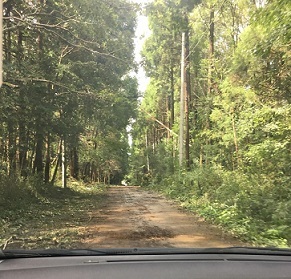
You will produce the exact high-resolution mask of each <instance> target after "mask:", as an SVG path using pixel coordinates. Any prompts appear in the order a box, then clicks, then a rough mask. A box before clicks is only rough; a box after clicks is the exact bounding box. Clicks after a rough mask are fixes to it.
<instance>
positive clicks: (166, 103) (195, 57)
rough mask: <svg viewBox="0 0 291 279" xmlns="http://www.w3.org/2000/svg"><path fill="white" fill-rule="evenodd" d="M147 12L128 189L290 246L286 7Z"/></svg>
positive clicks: (234, 4) (168, 7)
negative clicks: (154, 192)
mask: <svg viewBox="0 0 291 279" xmlns="http://www.w3.org/2000/svg"><path fill="white" fill-rule="evenodd" d="M145 12H146V14H147V16H148V18H149V25H150V29H151V36H150V37H149V38H148V39H147V41H146V43H145V45H144V48H143V63H144V67H145V69H146V72H147V75H148V76H149V77H150V84H149V86H148V88H147V90H146V93H145V95H144V98H143V100H142V102H141V105H140V111H139V114H138V117H137V121H136V122H135V123H134V127H133V128H134V129H133V138H134V141H133V147H132V158H131V175H130V179H131V181H132V182H133V183H136V184H142V185H150V186H152V187H154V188H156V189H158V190H161V191H163V192H165V193H167V194H168V195H170V196H172V197H174V198H178V199H180V200H181V201H182V202H183V203H184V205H185V206H187V207H189V208H192V209H193V210H195V211H198V212H200V214H202V215H203V216H205V217H206V218H210V219H212V220H215V221H216V222H218V223H219V224H222V225H223V226H225V227H227V228H228V229H229V230H230V231H233V232H234V233H236V234H237V235H240V236H241V237H242V238H244V239H246V240H248V241H251V242H252V241H253V242H255V243H264V244H266V245H282V246H285V245H290V244H291V220H290V216H291V215H290V214H291V165H290V162H291V153H290V151H291V141H290V140H291V126H290V123H291V105H290V96H291V94H290V85H291V84H290V61H291V60H290V58H291V57H290V54H291V53H290V42H291V40H290V39H291V26H290V16H291V2H290V1H288V0H269V1H259V0H255V1H248V0H226V1H216V0H203V1H198V0H197V1H182V0H180V1H175V0H170V1H166V0H157V1H153V2H152V3H151V4H150V5H148V6H147V7H146V11H145ZM182 33H184V34H185V46H184V47H185V53H186V55H185V57H184V59H183V62H184V64H185V77H184V79H185V84H184V86H185V88H186V90H185V92H186V93H185V99H184V100H181V99H180V87H181V85H180V83H181V66H180V65H181V62H180V61H181V48H182V43H181V37H182ZM181 103H184V106H182V107H184V108H183V111H181V110H180V104H181ZM182 112H183V113H182ZM181 115H182V117H184V118H185V121H184V125H183V128H182V129H183V133H184V139H183V144H182V146H183V151H182V152H183V161H182V165H181V164H179V139H178V135H179V131H180V129H181V128H180V129H179V122H180V116H181ZM266 239H267V240H266Z"/></svg>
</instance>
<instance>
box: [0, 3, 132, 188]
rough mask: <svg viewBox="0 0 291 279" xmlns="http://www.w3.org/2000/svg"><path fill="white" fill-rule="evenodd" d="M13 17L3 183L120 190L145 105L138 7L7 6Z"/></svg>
mask: <svg viewBox="0 0 291 279" xmlns="http://www.w3.org/2000/svg"><path fill="white" fill-rule="evenodd" d="M3 14H4V18H3V20H4V22H3V29H4V30H3V32H4V34H3V52H4V53H3V59H4V60H3V64H4V76H3V78H4V84H3V87H2V88H1V94H0V119H1V120H0V123H1V124H0V158H1V161H0V172H1V176H3V175H4V176H9V177H21V178H22V179H25V178H29V177H36V176H37V177H38V178H39V179H41V180H44V181H45V182H46V183H48V182H50V183H51V184H53V183H54V181H55V180H56V178H58V177H60V173H61V172H60V170H62V173H63V180H65V178H66V177H67V176H71V177H73V178H76V179H78V178H81V179H84V180H87V181H99V182H105V183H111V182H113V183H120V181H121V179H122V177H123V175H124V174H125V173H126V171H127V153H128V142H127V133H126V126H127V125H128V123H129V119H130V118H131V117H133V116H134V111H135V108H136V102H137V101H136V100H137V81H136V80H135V78H133V77H132V75H130V72H131V71H132V69H134V67H135V65H134V57H133V48H134V47H133V39H134V31H135V21H136V7H135V6H134V5H133V4H130V3H129V2H127V1H123V0H118V1H116V0H114V1H103V0H94V1H93V0H86V1H84V0H82V1H79V0H74V1H71V0H37V1H28V0H25V1H14V0H6V1H3ZM61 165H62V168H61ZM63 184H64V186H65V181H63ZM3 187H4V186H3Z"/></svg>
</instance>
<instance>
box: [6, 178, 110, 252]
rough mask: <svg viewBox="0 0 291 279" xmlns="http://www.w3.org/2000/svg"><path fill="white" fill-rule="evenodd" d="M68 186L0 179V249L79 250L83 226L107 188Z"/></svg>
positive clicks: (79, 185)
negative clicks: (64, 187)
mask: <svg viewBox="0 0 291 279" xmlns="http://www.w3.org/2000/svg"><path fill="white" fill-rule="evenodd" d="M68 185H69V187H68V188H66V189H63V188H61V187H59V186H52V185H45V184H43V183H42V182H39V180H37V179H34V180H29V181H20V180H17V179H15V178H8V177H1V178H0V248H2V249H18V248H21V249H22V248H23V249H36V248H38V249H40V248H41V249H45V248H79V247H80V243H81V240H82V237H83V234H84V229H83V226H84V224H86V223H88V222H90V213H92V212H93V211H94V210H97V209H98V208H100V206H101V205H102V204H103V202H104V199H105V196H106V193H105V192H106V191H105V190H106V187H105V186H104V185H99V184H84V183H81V182H78V181H70V182H69V184H68Z"/></svg>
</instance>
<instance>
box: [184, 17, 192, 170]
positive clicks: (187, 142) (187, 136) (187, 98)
mask: <svg viewBox="0 0 291 279" xmlns="http://www.w3.org/2000/svg"><path fill="white" fill-rule="evenodd" d="M186 21H187V30H186V32H185V68H186V73H185V77H186V90H185V161H186V168H187V169H190V126H189V103H190V101H191V100H190V96H191V94H190V91H191V84H190V51H189V28H188V17H187V18H186Z"/></svg>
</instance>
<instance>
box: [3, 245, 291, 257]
mask: <svg viewBox="0 0 291 279" xmlns="http://www.w3.org/2000/svg"><path fill="white" fill-rule="evenodd" d="M170 254H176V255H178V254H243V255H281V256H282V255H284V256H291V249H280V248H260V247H227V248H132V249H125V248H124V249H123V248H120V249H111V248H110V249H44V250H20V249H18V250H0V259H12V258H32V257H65V256H101V255H170Z"/></svg>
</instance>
